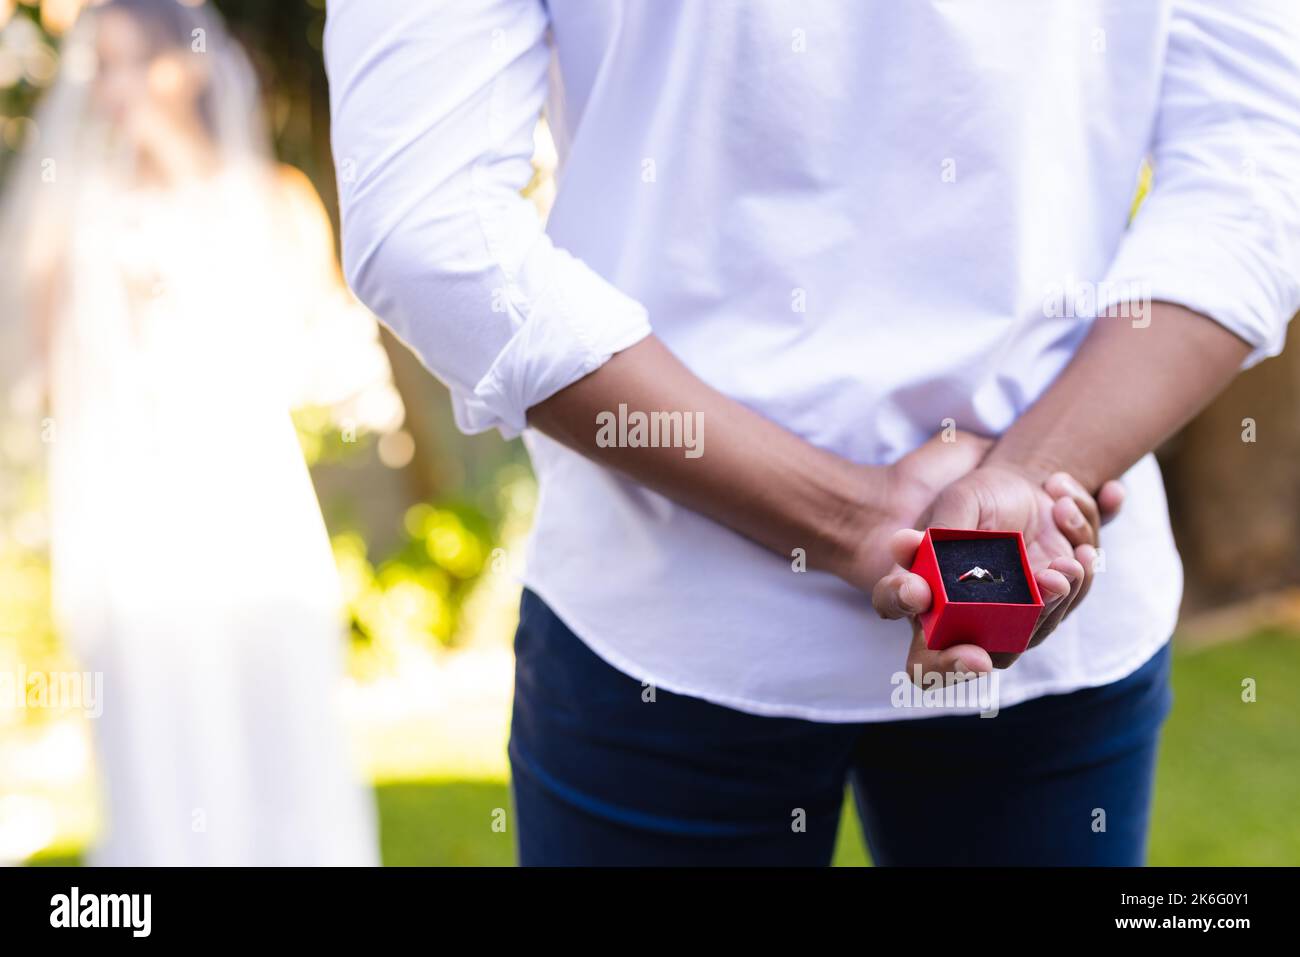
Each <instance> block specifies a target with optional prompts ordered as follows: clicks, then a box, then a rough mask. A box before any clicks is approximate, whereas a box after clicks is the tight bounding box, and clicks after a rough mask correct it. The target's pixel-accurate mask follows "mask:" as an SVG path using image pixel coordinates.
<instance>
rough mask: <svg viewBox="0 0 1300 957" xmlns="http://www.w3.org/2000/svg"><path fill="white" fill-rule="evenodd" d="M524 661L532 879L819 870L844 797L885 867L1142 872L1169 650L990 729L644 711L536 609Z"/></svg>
mask: <svg viewBox="0 0 1300 957" xmlns="http://www.w3.org/2000/svg"><path fill="white" fill-rule="evenodd" d="M515 653H516V670H515V697H514V716H513V719H512V722H511V733H510V763H511V769H512V776H513V790H514V801H515V822H514V823H515V831H516V835H517V838H518V846H519V862H520V863H521V864H523V865H620V864H627V865H718V866H731V865H735V866H747V865H796V866H809V865H825V864H828V863H829V862H830V860H831V855H832V852H833V850H834V846H835V835H836V830H837V827H838V825H839V818H840V808H841V804H842V801H843V797H844V786H845V783H846V781H847V782H849V783H851V784H852V787H853V792H854V795H855V797H856V801H857V806H858V812H859V815H860V816H861V819H862V825H863V830H864V832H865V834H866V838H867V844H868V847H869V849H870V852H871V856H872V859H873V860H874V861H875V862H876V863H877V864H994V865H1044V864H1049V865H1050V864H1071V865H1137V864H1141V863H1142V862H1143V858H1144V854H1145V845H1146V834H1147V823H1148V817H1149V813H1150V806H1151V790H1152V780H1153V777H1154V771H1155V757H1156V744H1157V740H1158V738H1159V732H1160V726H1161V724H1162V723H1163V721H1164V718H1165V716H1166V715H1167V714H1168V711H1169V707H1170V704H1171V694H1170V690H1169V646H1168V645H1165V646H1164V647H1163V648H1162V649H1161V650H1160V651H1159V652H1158V653H1157V654H1156V655H1155V656H1154V657H1153V658H1152V659H1151V660H1150V661H1148V662H1147V663H1146V664H1145V665H1143V666H1142V667H1141V668H1139V669H1138V670H1137V671H1136V672H1134V673H1133V674H1131V675H1129V676H1128V677H1127V678H1124V679H1122V680H1120V681H1117V682H1115V683H1113V684H1110V685H1105V686H1102V687H1099V688H1089V689H1085V690H1082V691H1076V692H1073V693H1071V694H1063V695H1049V696H1046V697H1042V698H1037V699H1034V700H1032V701H1028V702H1026V703H1024V704H1020V705H1016V706H1014V707H1010V708H1006V709H1003V710H1002V711H1001V713H1000V714H998V716H997V717H995V718H991V719H985V718H980V717H978V716H946V717H936V718H921V719H914V720H906V721H891V722H883V723H863V724H828V723H820V722H813V721H804V720H800V719H797V718H766V717H758V716H756V715H751V714H746V713H744V712H741V711H735V710H733V709H731V708H725V707H722V706H720V705H715V704H710V703H709V702H706V701H702V700H700V699H698V698H690V697H686V696H684V695H676V694H672V693H670V692H667V691H664V690H663V689H656V691H655V694H654V702H653V703H647V702H645V701H643V700H642V696H643V694H644V693H645V692H646V689H645V688H643V687H642V684H641V682H640V681H638V680H636V679H635V678H631V677H629V676H628V675H625V674H623V673H622V672H620V671H618V670H617V669H615V668H613V667H611V666H610V665H608V664H606V663H605V662H604V661H603V660H602V659H601V658H599V657H598V656H597V655H596V654H595V653H594V652H592V651H591V650H590V649H589V648H588V647H587V646H586V645H585V644H583V642H582V641H581V639H579V638H578V637H577V636H576V635H574V634H573V632H571V631H570V630H569V629H568V628H567V627H566V626H565V625H564V623H563V622H561V621H560V619H559V618H558V617H557V616H556V615H555V613H554V612H553V611H551V609H550V608H549V607H548V606H547V605H546V604H545V603H544V602H543V601H542V600H541V599H540V598H538V597H537V596H536V595H535V594H533V593H532V592H528V591H525V592H524V597H523V601H522V603H521V607H520V616H519V630H518V632H517V633H516V635H515Z"/></svg>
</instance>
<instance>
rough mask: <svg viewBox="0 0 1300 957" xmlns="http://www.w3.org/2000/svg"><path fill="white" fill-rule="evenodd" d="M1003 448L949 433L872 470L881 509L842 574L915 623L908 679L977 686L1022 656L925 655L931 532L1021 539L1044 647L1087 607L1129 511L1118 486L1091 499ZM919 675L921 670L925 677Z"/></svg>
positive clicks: (884, 613) (879, 607)
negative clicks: (921, 567)
mask: <svg viewBox="0 0 1300 957" xmlns="http://www.w3.org/2000/svg"><path fill="white" fill-rule="evenodd" d="M993 447H994V443H993V441H992V440H990V439H986V438H983V437H981V436H977V435H974V434H972V433H968V432H962V431H957V430H948V431H947V432H943V433H940V434H938V435H936V436H934V437H933V438H932V439H930V440H929V441H928V442H926V443H925V444H924V445H922V446H921V447H920V448H918V449H916V450H915V451H913V452H911V453H909V454H908V455H906V456H904V457H903V458H902V459H900V460H899V461H897V462H895V463H894V464H893V465H889V466H885V467H883V468H867V469H866V471H867V473H869V474H868V476H867V478H868V481H870V482H872V483H873V489H872V494H871V495H870V500H871V501H872V502H873V503H876V504H875V505H874V506H873V507H872V508H871V509H869V510H868V512H869V514H867V515H866V516H864V517H862V518H861V519H856V520H857V521H861V523H862V524H861V526H860V529H861V534H860V535H859V536H858V537H857V541H858V542H859V543H860V544H859V547H858V548H857V549H856V550H855V552H853V553H851V554H848V555H846V556H845V557H844V559H843V561H844V567H842V568H839V569H836V572H837V574H839V575H840V576H841V577H842V578H845V579H846V580H848V581H850V582H852V583H853V584H855V585H857V586H858V587H860V588H862V589H863V590H864V591H869V592H870V594H871V599H872V604H873V606H874V607H875V610H876V612H877V613H878V614H879V615H880V616H881V617H882V618H907V619H910V620H911V622H912V643H911V647H910V650H909V652H908V656H907V673H908V674H909V675H916V674H933V673H939V674H942V675H947V676H956V677H957V678H958V679H960V678H961V677H969V676H971V675H973V674H980V673H984V672H989V671H992V670H993V669H994V668H1006V667H1008V666H1009V665H1011V664H1012V662H1014V661H1015V660H1016V658H1018V657H1019V655H1014V654H990V653H989V652H987V651H985V650H984V649H983V648H981V647H979V646H978V645H973V644H959V645H953V646H951V647H948V648H944V649H942V650H930V649H928V648H927V647H926V644H925V637H924V635H923V634H922V632H921V628H920V625H919V622H918V617H917V616H919V615H921V614H922V613H923V612H925V611H927V610H928V609H929V608H930V604H931V593H930V587H929V585H928V584H927V583H926V581H925V579H924V578H922V577H920V576H919V575H915V574H913V573H911V572H910V571H908V568H909V567H910V566H911V564H912V560H913V558H914V557H915V554H916V550H917V548H918V546H919V545H920V544H921V540H922V537H923V532H922V531H919V530H918V529H925V528H927V527H930V526H943V527H948V528H958V529H991V530H1000V531H1019V532H1021V533H1022V535H1023V537H1024V541H1025V549H1026V552H1027V554H1028V557H1029V564H1030V567H1031V569H1032V571H1033V574H1034V578H1035V580H1036V581H1037V584H1038V588H1039V591H1040V593H1041V594H1042V598H1043V611H1042V614H1041V616H1040V617H1039V619H1038V624H1037V626H1036V627H1035V629H1034V633H1033V636H1032V638H1031V639H1030V642H1029V647H1031V648H1032V647H1033V646H1034V645H1037V644H1039V643H1040V642H1042V641H1043V640H1045V639H1046V638H1047V637H1048V635H1050V634H1051V633H1052V631H1053V630H1054V629H1055V628H1056V626H1057V625H1059V624H1060V623H1061V621H1062V620H1063V619H1064V618H1065V617H1066V615H1068V614H1069V613H1070V612H1071V611H1072V610H1073V609H1074V608H1075V607H1076V606H1077V605H1078V604H1079V602H1081V601H1082V600H1083V599H1084V597H1085V596H1086V595H1087V593H1088V589H1089V588H1090V587H1091V585H1092V579H1093V576H1094V574H1095V572H1096V568H1097V566H1098V562H1097V558H1098V554H1099V552H1098V549H1099V547H1100V529H1101V526H1102V524H1103V523H1105V522H1106V521H1108V520H1109V519H1110V518H1112V517H1113V516H1114V515H1115V514H1116V513H1117V512H1118V511H1119V508H1120V506H1121V504H1122V503H1123V499H1124V490H1123V487H1122V486H1121V485H1120V484H1119V483H1118V482H1114V481H1111V482H1106V483H1105V484H1104V485H1102V486H1101V488H1100V489H1098V490H1097V491H1096V492H1095V493H1092V492H1089V491H1088V490H1087V489H1085V488H1084V487H1083V486H1082V485H1081V484H1080V483H1079V482H1077V481H1075V479H1074V478H1073V477H1072V476H1070V475H1069V474H1068V473H1066V472H1062V471H1050V470H1047V469H1044V468H1041V467H1035V466H1033V465H1030V464H1027V463H1020V462H1015V461H1007V460H1004V459H1001V458H998V457H996V456H992V455H990V454H989V453H990V451H991V450H992V449H993ZM918 666H919V669H920V670H919V671H918V670H917V669H918Z"/></svg>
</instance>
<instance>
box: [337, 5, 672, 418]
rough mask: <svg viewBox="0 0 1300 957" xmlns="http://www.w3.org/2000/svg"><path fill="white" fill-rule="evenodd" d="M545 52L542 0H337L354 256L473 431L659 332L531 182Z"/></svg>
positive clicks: (382, 309)
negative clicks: (571, 247) (593, 264)
mask: <svg viewBox="0 0 1300 957" xmlns="http://www.w3.org/2000/svg"><path fill="white" fill-rule="evenodd" d="M549 59H550V51H549V48H548V44H547V15H546V9H545V6H544V4H543V3H542V0H476V2H474V3H435V2H432V0H330V3H329V13H328V19H327V24H326V31H325V64H326V70H327V73H328V76H329V85H330V112H331V117H332V133H331V136H332V141H333V147H334V159H335V163H336V165H337V175H338V181H339V201H340V207H341V216H342V227H343V236H342V238H343V265H344V271H345V273H346V275H347V278H348V282H349V283H350V284H351V286H352V288H353V290H354V291H355V292H356V294H357V296H358V297H359V298H360V299H361V300H362V301H363V302H364V303H365V304H366V305H367V306H369V307H370V309H371V310H372V311H373V312H374V313H375V314H376V315H378V316H379V317H380V318H381V319H382V320H383V321H384V322H385V323H386V324H387V325H389V326H390V327H391V328H392V330H393V331H394V332H395V333H396V334H397V335H398V336H399V337H400V338H401V339H403V340H404V341H405V342H406V343H407V344H408V345H410V346H411V348H413V349H414V350H415V352H416V353H417V354H418V355H419V356H420V357H421V359H422V360H423V361H424V363H425V364H426V365H427V366H428V367H429V369H430V370H431V371H432V372H433V373H434V374H435V375H436V376H437V377H438V378H439V379H441V380H442V381H443V382H444V383H445V384H446V385H447V386H448V388H449V389H450V390H451V393H452V402H453V405H454V407H455V413H456V421H457V424H458V425H459V426H460V428H462V429H463V430H465V431H466V432H481V431H485V430H488V429H491V428H497V429H499V430H500V431H501V432H502V434H503V435H505V436H507V437H510V436H513V435H516V434H518V433H519V432H520V431H522V429H523V428H524V427H525V425H526V413H527V410H528V409H529V408H530V407H531V406H533V405H535V404H537V403H538V402H541V401H542V400H543V399H546V398H547V397H549V396H550V395H552V394H554V393H555V392H557V391H559V390H560V389H562V388H564V387H565V386H567V385H569V384H570V383H572V382H574V381H576V380H577V379H580V378H582V377H583V376H585V375H587V374H588V373H590V372H592V371H594V370H595V369H596V368H598V367H599V366H600V365H602V364H603V363H604V362H606V361H607V360H608V359H609V358H610V356H612V355H613V354H614V353H616V352H619V351H621V350H623V349H626V348H627V347H628V346H631V345H633V344H634V343H636V342H637V341H639V340H640V339H642V338H644V337H645V336H646V335H648V334H649V332H650V325H649V320H648V317H647V315H646V311H645V309H644V308H643V307H642V306H641V305H640V304H639V303H638V302H636V301H635V300H634V299H632V298H630V297H628V296H627V295H625V294H623V293H622V292H620V291H619V290H618V289H616V288H615V287H614V286H613V285H612V284H610V283H609V282H608V281H606V280H605V279H604V278H602V277H601V276H600V275H598V274H597V273H596V272H595V271H594V270H592V269H591V268H590V267H588V266H587V265H586V264H585V263H583V262H582V261H581V260H579V259H577V258H575V257H573V256H571V255H570V254H568V253H567V252H566V251H564V250H563V249H560V248H557V247H556V246H554V245H553V244H552V243H551V240H550V238H549V237H548V236H547V235H546V233H545V232H544V231H543V229H542V224H541V222H540V219H539V217H538V216H537V213H536V212H535V209H534V207H533V204H532V203H531V202H529V201H528V200H527V199H525V198H524V197H523V196H522V195H521V190H522V189H523V188H524V186H525V185H527V183H528V181H529V180H530V178H531V177H532V165H531V162H530V160H531V156H532V151H533V134H534V128H535V126H536V124H537V121H538V117H539V114H540V112H541V107H542V102H543V100H544V98H545V95H546V84H547V74H548V66H549Z"/></svg>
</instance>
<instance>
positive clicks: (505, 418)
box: [452, 247, 651, 439]
mask: <svg viewBox="0 0 1300 957" xmlns="http://www.w3.org/2000/svg"><path fill="white" fill-rule="evenodd" d="M547 252H548V255H547V256H546V257H545V261H544V265H542V266H540V269H542V270H544V271H545V274H546V275H545V278H543V277H541V276H537V275H532V276H530V275H525V276H523V277H521V279H522V280H523V281H522V282H520V283H518V284H517V285H516V286H515V287H512V290H513V289H514V288H518V287H520V286H522V287H524V288H538V286H543V287H544V289H545V291H544V292H543V293H541V294H540V295H537V296H535V297H533V298H531V299H529V300H526V301H525V300H516V299H515V298H512V297H511V292H512V290H507V303H506V308H507V309H509V310H511V311H512V312H515V313H516V316H515V317H514V318H515V319H516V321H517V323H518V325H517V328H516V329H515V332H514V334H513V335H512V336H511V337H510V340H509V341H508V342H507V343H506V345H505V347H504V348H503V349H502V350H501V352H500V353H499V354H498V355H497V357H496V359H495V360H494V361H493V363H492V366H491V367H490V368H489V369H488V371H487V372H486V373H485V374H484V375H483V377H482V378H481V379H480V380H479V381H478V382H477V383H476V384H475V386H474V391H473V393H472V394H469V395H465V394H460V395H453V402H452V404H453V408H454V411H455V416H456V424H457V426H458V427H459V428H460V429H461V430H462V431H464V432H467V433H475V432H484V431H487V430H488V429H492V428H495V429H497V430H499V431H500V432H501V434H502V436H504V437H505V438H507V439H511V438H514V437H515V436H517V435H519V433H521V432H522V431H523V430H524V429H525V428H526V427H527V424H528V423H527V414H528V410H529V409H530V408H532V407H533V406H534V405H537V403H539V402H542V401H543V400H545V399H548V398H550V397H551V396H552V395H554V394H555V393H556V392H559V391H560V390H561V389H563V388H564V387H565V386H568V385H571V384H572V383H574V382H576V381H578V380H579V379H581V378H583V377H584V376H587V375H590V374H591V373H592V372H594V371H596V370H597V369H599V368H600V367H601V366H602V365H604V364H605V363H606V362H608V361H609V360H610V358H611V357H612V356H613V355H614V354H615V353H618V352H621V351H623V350H624V349H627V348H628V347H630V346H633V345H635V344H636V343H638V342H640V341H641V340H642V339H644V338H645V337H646V336H648V335H650V332H651V329H650V320H649V316H648V315H647V313H646V309H645V307H644V306H642V305H641V304H640V303H639V302H637V301H636V300H635V299H632V298H631V297H629V296H627V295H625V294H624V293H622V292H620V291H619V290H618V289H616V288H615V287H614V286H613V285H611V284H610V283H609V282H607V281H606V280H605V279H603V278H602V277H601V276H600V275H598V274H597V273H596V272H595V271H594V270H592V269H591V267H589V266H588V265H587V264H586V263H584V262H582V261H581V260H579V259H576V258H574V257H573V256H571V255H569V254H568V253H567V252H565V251H564V250H562V249H556V248H554V247H551V248H549V249H548V250H547ZM524 268H525V273H526V274H527V273H528V272H530V271H532V272H537V271H538V270H539V267H530V266H527V265H526V266H525V267H524ZM539 280H540V281H539ZM593 427H594V426H593Z"/></svg>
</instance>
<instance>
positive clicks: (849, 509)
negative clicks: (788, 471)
mask: <svg viewBox="0 0 1300 957" xmlns="http://www.w3.org/2000/svg"><path fill="white" fill-rule="evenodd" d="M830 478H831V482H830V484H829V486H827V487H825V488H823V490H822V491H823V493H824V494H827V496H828V497H827V502H828V506H827V507H826V508H824V509H820V510H818V512H817V527H816V528H815V529H812V530H811V532H812V535H811V537H812V538H813V539H814V540H815V541H816V542H817V543H818V546H817V547H818V551H819V553H820V555H821V556H822V558H823V560H822V561H821V562H818V563H817V564H818V565H819V566H820V567H822V568H823V569H824V570H826V571H829V572H831V573H832V574H834V575H836V576H838V577H840V578H842V579H844V580H845V581H847V582H849V583H850V584H852V585H854V586H856V587H858V588H863V589H865V590H870V588H871V586H872V585H873V584H875V579H874V578H872V577H871V575H872V574H873V573H874V572H873V569H872V567H871V566H874V565H875V564H878V563H877V562H874V561H872V560H871V557H872V556H873V554H874V552H875V551H876V550H878V548H879V543H878V542H877V539H878V536H879V533H880V532H881V531H882V530H883V529H885V528H886V526H889V525H890V522H891V521H892V508H891V503H892V502H893V500H894V489H893V484H894V482H893V478H892V476H891V473H890V469H889V468H888V467H887V466H872V465H859V464H856V463H852V462H847V461H844V460H841V461H840V463H839V464H838V465H837V466H836V467H835V468H834V469H833V474H832V475H831V476H830ZM888 530H889V531H892V530H893V527H892V526H891V527H889V529H888ZM877 577H878V576H877Z"/></svg>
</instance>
